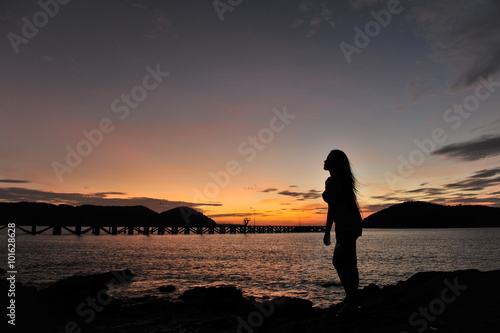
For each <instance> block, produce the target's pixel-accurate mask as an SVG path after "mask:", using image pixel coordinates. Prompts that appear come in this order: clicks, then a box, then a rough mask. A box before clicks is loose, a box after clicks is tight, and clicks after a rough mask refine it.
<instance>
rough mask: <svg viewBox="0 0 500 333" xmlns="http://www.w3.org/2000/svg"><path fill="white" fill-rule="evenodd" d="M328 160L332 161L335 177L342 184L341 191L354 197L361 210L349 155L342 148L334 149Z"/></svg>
mask: <svg viewBox="0 0 500 333" xmlns="http://www.w3.org/2000/svg"><path fill="white" fill-rule="evenodd" d="M327 160H329V161H330V170H331V171H332V173H333V177H334V178H335V179H336V180H337V181H338V183H339V184H340V185H341V186H340V191H341V192H342V194H343V196H344V197H345V198H348V199H352V202H353V203H354V204H355V205H356V208H357V209H358V210H359V205H358V199H357V197H356V195H357V194H358V187H357V186H358V184H357V181H356V177H355V176H354V174H353V172H352V168H351V163H350V162H349V159H348V158H347V155H346V154H345V153H344V152H343V151H342V150H339V149H334V150H332V151H330V153H329V154H328V157H327Z"/></svg>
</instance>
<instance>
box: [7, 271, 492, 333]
mask: <svg viewBox="0 0 500 333" xmlns="http://www.w3.org/2000/svg"><path fill="white" fill-rule="evenodd" d="M133 276H134V275H133V273H132V272H131V271H130V270H123V271H113V272H108V273H104V274H96V275H91V276H78V277H77V276H75V277H70V278H67V279H64V280H61V281H59V282H56V283H54V284H53V285H51V286H49V287H48V288H45V289H43V290H36V289H35V288H34V287H29V286H23V285H21V284H19V283H17V284H16V288H15V289H16V310H15V324H16V325H15V331H16V332H75V333H76V332H242V333H243V332H245V333H248V332H486V331H489V330H491V329H497V328H498V327H499V325H500V318H499V314H500V287H499V284H498V281H500V270H494V271H488V272H480V271H478V270H473V269H471V270H461V271H454V272H422V273H417V274H415V275H414V276H412V277H411V278H409V279H408V280H406V281H401V282H398V283H397V284H396V285H391V286H384V287H382V288H380V287H378V286H376V285H374V284H371V285H369V286H367V287H365V288H363V289H362V290H360V309H359V312H357V313H354V314H349V315H345V316H336V312H337V310H336V307H335V306H334V305H332V306H331V307H329V308H328V309H321V308H317V307H313V306H312V303H311V302H310V301H308V300H303V299H298V298H286V297H283V298H275V299H268V300H266V301H262V300H259V301H258V302H257V301H255V300H254V299H251V298H246V297H243V295H242V291H241V290H239V289H237V288H235V287H231V286H226V287H198V288H194V289H190V290H187V291H186V292H184V293H183V294H182V295H181V296H179V298H178V299H175V300H172V299H162V298H149V299H148V298H142V299H134V300H132V301H127V302H123V301H121V300H119V299H115V298H112V297H111V296H109V295H108V293H107V290H108V287H107V286H108V285H109V284H110V283H133ZM7 278H8V275H4V277H3V279H2V280H0V285H1V286H2V290H7V289H8V288H9V285H10V282H9V281H8V279H7ZM130 281H132V282H130ZM174 288H175V286H165V288H164V291H165V292H168V291H171V290H173V289H174ZM3 294H4V295H6V294H7V293H3ZM4 304H5V303H4ZM7 306H8V304H7ZM4 309H5V307H4ZM7 320H9V317H8V316H7ZM7 320H5V319H4V320H3V323H2V326H4V325H6V327H7V329H8V331H14V330H12V329H13V328H14V326H12V325H10V324H8V323H7ZM2 331H3V332H5V330H2Z"/></svg>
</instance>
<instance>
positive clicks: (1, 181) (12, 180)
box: [0, 179, 29, 184]
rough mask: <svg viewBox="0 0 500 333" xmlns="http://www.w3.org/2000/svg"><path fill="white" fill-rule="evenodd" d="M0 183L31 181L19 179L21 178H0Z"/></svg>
mask: <svg viewBox="0 0 500 333" xmlns="http://www.w3.org/2000/svg"><path fill="white" fill-rule="evenodd" d="M0 183H8V184H25V183H29V181H27V180H19V179H0Z"/></svg>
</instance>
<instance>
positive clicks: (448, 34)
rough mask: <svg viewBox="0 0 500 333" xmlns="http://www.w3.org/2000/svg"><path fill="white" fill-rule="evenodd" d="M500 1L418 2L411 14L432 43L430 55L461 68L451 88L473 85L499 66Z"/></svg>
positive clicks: (455, 89) (456, 89)
mask: <svg viewBox="0 0 500 333" xmlns="http://www.w3.org/2000/svg"><path fill="white" fill-rule="evenodd" d="M499 16H500V2H498V1H497V0H478V1H470V0H441V1H422V2H418V3H415V4H414V5H413V6H412V8H411V10H410V12H409V15H408V17H409V18H410V19H411V20H413V21H414V22H416V23H417V26H418V27H419V29H420V33H421V35H422V36H423V37H424V39H425V40H426V41H427V42H428V43H429V44H430V54H429V58H430V59H432V60H434V61H436V62H439V63H444V64H448V65H449V66H450V69H453V70H455V69H459V70H460V71H461V72H459V73H456V74H455V75H456V77H455V79H454V80H453V82H452V83H451V85H450V89H451V90H452V91H460V90H463V89H466V88H469V87H471V86H472V85H473V84H475V83H476V82H477V80H478V78H479V77H481V76H482V77H484V78H487V77H488V76H489V75H493V74H495V73H497V72H498V70H499V69H500V20H499V19H498V17H499Z"/></svg>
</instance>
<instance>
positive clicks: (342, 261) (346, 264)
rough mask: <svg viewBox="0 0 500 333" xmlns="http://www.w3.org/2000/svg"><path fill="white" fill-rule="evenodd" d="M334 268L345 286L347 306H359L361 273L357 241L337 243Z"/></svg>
mask: <svg viewBox="0 0 500 333" xmlns="http://www.w3.org/2000/svg"><path fill="white" fill-rule="evenodd" d="M332 262H333V266H334V267H335V269H336V270H337V274H338V275H339V278H340V282H341V283H342V285H343V286H344V290H345V293H346V301H347V304H348V305H349V306H351V307H355V306H357V293H358V285H359V272H358V267H357V257H356V240H355V239H354V240H348V241H342V242H337V244H336V245H335V250H334V253H333V261H332Z"/></svg>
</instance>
